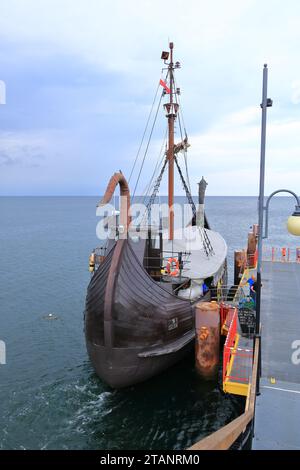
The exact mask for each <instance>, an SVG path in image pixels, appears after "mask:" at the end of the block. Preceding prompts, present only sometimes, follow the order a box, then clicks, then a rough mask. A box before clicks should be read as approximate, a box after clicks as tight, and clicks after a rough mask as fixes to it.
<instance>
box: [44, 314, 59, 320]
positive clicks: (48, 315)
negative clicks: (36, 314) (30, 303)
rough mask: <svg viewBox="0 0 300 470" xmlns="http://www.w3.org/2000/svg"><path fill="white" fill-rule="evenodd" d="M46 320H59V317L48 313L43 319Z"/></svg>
mask: <svg viewBox="0 0 300 470" xmlns="http://www.w3.org/2000/svg"><path fill="white" fill-rule="evenodd" d="M43 318H44V319H45V320H57V318H58V317H57V315H55V314H54V313H48V314H47V315H45V316H44V317H43Z"/></svg>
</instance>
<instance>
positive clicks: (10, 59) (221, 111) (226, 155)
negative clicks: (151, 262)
mask: <svg viewBox="0 0 300 470" xmlns="http://www.w3.org/2000/svg"><path fill="white" fill-rule="evenodd" d="M169 40H172V41H173V42H174V44H175V59H176V60H180V62H181V64H182V68H181V69H180V70H179V71H178V73H177V82H178V84H179V85H180V87H181V91H182V95H181V103H182V107H183V113H184V119H185V124H186V128H187V131H188V134H189V140H190V143H191V147H190V152H189V169H190V179H191V184H192V187H193V188H196V182H197V181H198V180H199V179H200V178H201V176H202V175H204V176H205V178H206V179H207V181H208V183H209V186H208V194H209V195H256V194H257V191H258V168H259V152H260V108H259V104H260V102H261V81H262V68H263V64H264V63H265V62H267V63H268V66H269V93H268V95H269V96H270V97H271V98H272V99H273V101H274V106H273V108H270V109H269V110H268V131H267V170H266V193H269V192H271V191H272V190H274V189H277V188H278V187H288V188H290V189H293V190H295V191H297V192H298V193H299V192H300V191H299V189H300V188H299V180H300V178H299V176H300V172H299V159H300V55H299V51H300V4H299V2H298V1H296V0H286V1H285V2H282V1H277V0H258V1H256V0H243V1H240V0H239V1H237V0H226V1H225V0H224V1H222V0H219V1H218V0H210V1H209V2H207V1H203V0H197V1H194V0H184V1H181V0H173V1H169V0H164V1H156V0H151V1H147V0H126V1H125V0H84V1H83V0H72V1H69V0H41V1H38V0H0V64H1V67H0V80H3V81H4V82H5V84H6V104H5V105H1V106H0V194H1V195H48V194H49V195H97V194H101V193H102V192H103V190H104V189H105V186H106V183H107V180H108V178H109V177H110V176H111V174H112V173H113V172H114V171H116V170H119V169H122V171H123V173H124V174H125V175H129V173H130V170H131V167H132V164H133V161H134V158H135V155H136V153H137V150H138V147H139V144H140V140H141V136H142V133H143V130H144V126H145V122H146V120H147V117H148V113H149V109H150V107H151V103H152V100H153V96H154V93H155V90H156V87H157V83H158V80H159V78H160V77H161V68H162V62H161V60H160V55H161V50H163V49H166V48H167V45H168V41H169ZM164 132H165V117H164V114H163V111H161V112H160V113H159V117H158V125H157V129H156V131H155V133H154V139H153V144H152V146H150V149H149V156H148V158H147V161H146V164H145V171H144V173H143V176H142V178H141V181H140V185H139V187H138V191H137V192H138V193H141V192H142V191H143V190H144V188H145V186H146V183H147V180H148V179H149V175H151V173H152V170H153V166H154V165H155V162H156V160H157V157H158V153H159V147H160V142H161V139H162V137H163V135H164ZM177 138H179V136H177ZM137 169H138V166H137ZM135 177H136V174H134V175H133V178H132V182H131V185H133V186H134V182H135ZM179 187H180V185H178V188H179ZM193 192H195V191H193Z"/></svg>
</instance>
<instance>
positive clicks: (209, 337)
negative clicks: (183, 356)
mask: <svg viewBox="0 0 300 470" xmlns="http://www.w3.org/2000/svg"><path fill="white" fill-rule="evenodd" d="M195 324H196V341H195V356H196V370H197V371H198V373H199V374H200V375H201V377H202V378H204V379H205V380H213V379H217V377H218V369H219V354H220V313H219V305H218V304H217V302H198V303H197V304H196V306H195Z"/></svg>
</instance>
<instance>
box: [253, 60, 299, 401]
mask: <svg viewBox="0 0 300 470" xmlns="http://www.w3.org/2000/svg"><path fill="white" fill-rule="evenodd" d="M267 87H268V67H267V64H264V69H263V87H262V103H261V105H260V106H261V109H262V119H261V148H260V183H259V198H258V226H259V231H258V243H257V251H258V257H257V291H256V322H255V336H254V342H255V338H259V370H258V378H257V389H256V390H257V394H259V380H260V374H261V338H260V306H261V266H262V242H263V239H265V238H267V237H268V224H269V204H270V200H271V199H272V197H273V196H275V194H278V193H280V192H285V193H289V194H291V195H292V196H294V198H295V199H296V202H297V205H296V207H295V211H294V212H293V214H292V215H291V216H290V217H289V218H288V221H287V229H288V231H289V232H290V233H291V234H292V235H298V236H300V199H299V197H298V196H297V194H296V193H294V192H293V191H290V190H288V189H278V190H277V191H274V192H273V193H272V194H270V196H269V197H268V199H267V202H266V205H264V187H265V154H266V124H267V108H268V107H271V106H272V105H273V102H272V100H271V99H270V98H267ZM264 213H265V231H264V233H263V225H264Z"/></svg>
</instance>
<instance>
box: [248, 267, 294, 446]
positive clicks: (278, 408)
mask: <svg viewBox="0 0 300 470" xmlns="http://www.w3.org/2000/svg"><path fill="white" fill-rule="evenodd" d="M262 273H263V277H262V284H263V288H262V304H261V324H262V343H261V344H262V374H261V376H262V378H261V384H260V395H259V396H257V398H256V413H255V426H254V439H253V449H274V450H275V449H300V428H299V416H300V311H299V304H300V263H299V262H278V261H264V262H263V269H262ZM297 349H298V351H299V352H298V354H297Z"/></svg>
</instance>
